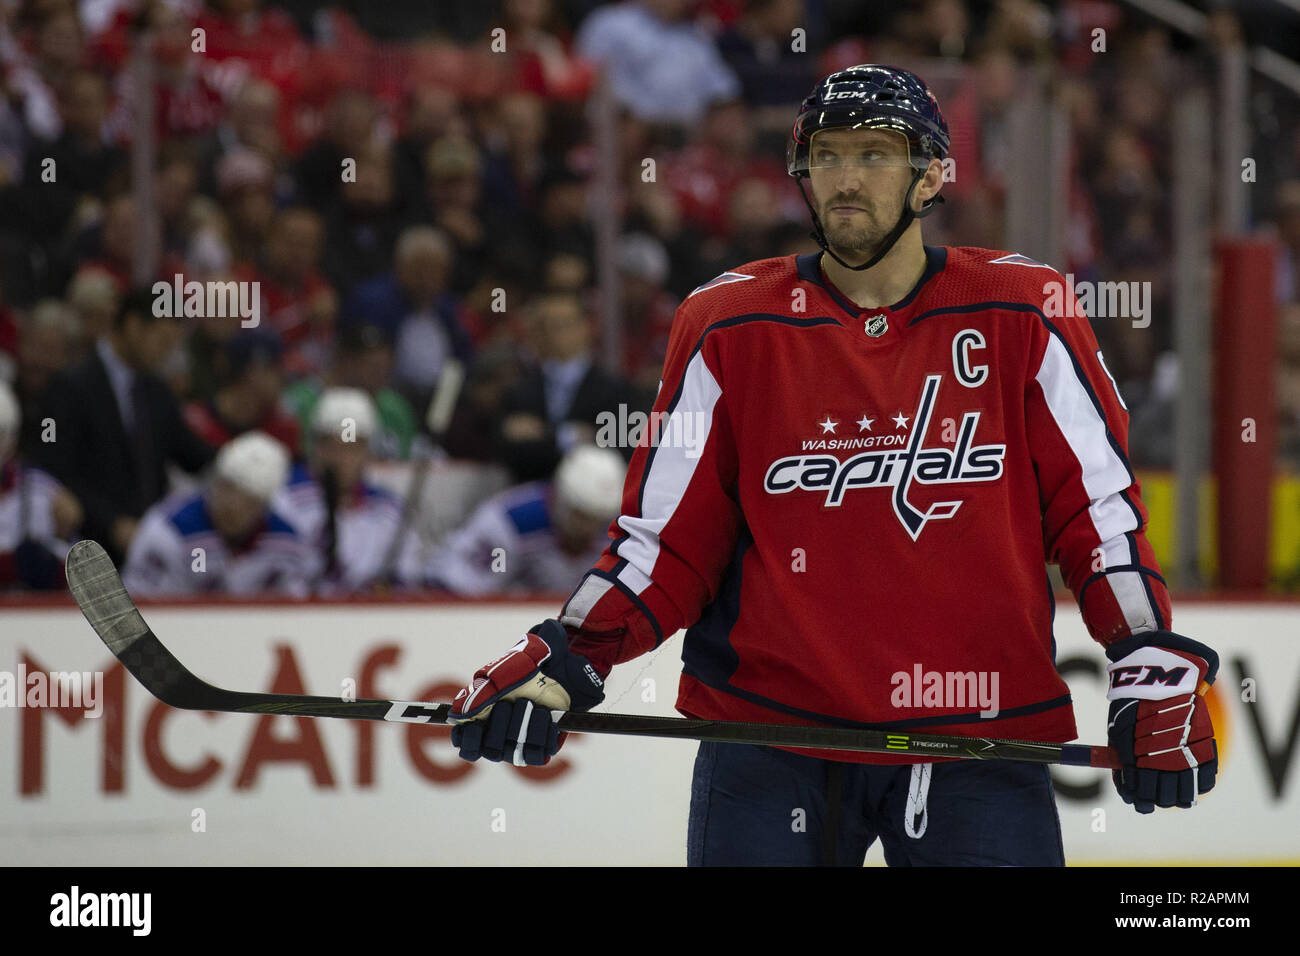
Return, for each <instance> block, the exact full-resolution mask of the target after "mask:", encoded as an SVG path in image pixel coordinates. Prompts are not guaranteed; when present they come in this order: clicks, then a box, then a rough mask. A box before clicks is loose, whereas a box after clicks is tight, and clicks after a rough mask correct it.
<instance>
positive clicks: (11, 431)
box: [0, 382, 82, 590]
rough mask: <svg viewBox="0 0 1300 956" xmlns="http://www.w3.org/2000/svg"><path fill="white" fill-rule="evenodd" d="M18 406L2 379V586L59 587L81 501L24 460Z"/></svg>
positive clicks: (43, 588)
mask: <svg viewBox="0 0 1300 956" xmlns="http://www.w3.org/2000/svg"><path fill="white" fill-rule="evenodd" d="M21 424H22V410H21V409H20V407H19V403H18V398H17V396H15V395H14V393H13V390H12V389H10V388H9V386H8V385H6V384H5V383H4V382H0V590H9V589H11V588H20V589H30V590H46V589H49V588H57V587H61V586H62V585H63V584H64V578H63V557H64V555H65V554H66V553H67V544H66V540H67V538H68V537H70V536H71V535H72V533H73V532H74V531H75V530H76V529H77V527H78V525H80V524H81V517H82V516H81V505H80V503H79V502H78V501H77V499H76V498H74V497H73V496H72V494H71V493H69V492H68V490H67V489H66V488H64V487H63V486H61V485H60V484H59V483H58V482H57V481H55V480H54V479H53V478H51V477H50V476H49V475H47V474H46V473H45V472H43V471H41V470H40V469H38V468H33V467H31V466H30V465H27V464H25V463H24V461H23V460H22V457H21V455H20V453H19V450H18V433H19V428H20V426H21Z"/></svg>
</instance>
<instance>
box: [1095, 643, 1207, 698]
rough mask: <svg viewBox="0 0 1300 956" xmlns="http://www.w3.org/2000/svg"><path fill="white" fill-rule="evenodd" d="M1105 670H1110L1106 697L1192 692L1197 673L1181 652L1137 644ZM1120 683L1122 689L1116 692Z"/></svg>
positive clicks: (1197, 677)
mask: <svg viewBox="0 0 1300 956" xmlns="http://www.w3.org/2000/svg"><path fill="white" fill-rule="evenodd" d="M1107 670H1108V671H1109V672H1110V691H1109V692H1108V693H1107V694H1106V697H1107V699H1108V700H1115V699H1117V698H1120V697H1138V698H1143V699H1146V700H1163V699H1165V698H1166V697H1176V696H1178V695H1179V694H1194V693H1196V691H1197V685H1198V684H1199V683H1200V676H1201V675H1200V670H1199V668H1195V667H1192V666H1190V665H1189V664H1188V661H1187V658H1186V657H1185V656H1183V655H1181V654H1175V653H1173V652H1172V651H1167V650H1165V649H1164V648H1162V647H1142V648H1139V649H1138V650H1136V651H1134V652H1133V653H1131V654H1129V655H1128V656H1127V657H1125V658H1124V659H1123V660H1122V661H1120V662H1118V663H1116V664H1113V665H1111V666H1110V667H1109V668H1107ZM1120 687H1122V688H1124V692H1123V693H1116V689H1117V688H1120Z"/></svg>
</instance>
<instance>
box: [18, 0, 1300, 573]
mask: <svg viewBox="0 0 1300 956" xmlns="http://www.w3.org/2000/svg"><path fill="white" fill-rule="evenodd" d="M1201 6H1202V7H1203V8H1205V9H1206V11H1207V12H1208V13H1209V15H1210V21H1209V22H1210V24H1211V28H1210V33H1209V35H1208V37H1207V39H1206V42H1204V43H1201V44H1190V43H1188V42H1187V41H1186V40H1185V39H1180V38H1179V37H1178V36H1177V35H1175V34H1174V33H1172V32H1171V31H1170V30H1168V29H1166V28H1165V27H1163V26H1161V25H1160V24H1158V23H1156V22H1154V21H1151V20H1148V19H1145V18H1143V17H1140V16H1138V15H1136V14H1134V13H1133V11H1132V10H1131V9H1128V8H1126V7H1125V6H1123V5H1120V4H1116V3H1109V2H1102V0H1071V2H1064V3H1044V2H1034V0H916V2H900V3H891V4H881V3H875V2H865V0H624V2H617V3H600V2H596V0H480V2H469V0H463V2H462V0H456V2H452V0H447V2H445V3H434V4H427V3H425V4H420V3H414V2H404V0H389V2H385V3H379V4H375V3H338V4H334V5H329V6H317V5H316V4H308V3H302V2H288V3H284V4H281V5H275V4H271V3H265V2H262V0H212V2H207V3H202V2H198V0H80V2H75V0H21V2H19V0H8V2H0V70H2V71H3V89H4V93H5V96H4V97H3V98H0V588H5V587H18V588H42V587H57V586H59V583H60V574H61V571H60V563H61V561H60V559H61V555H62V548H63V547H64V546H66V543H67V542H69V541H71V540H75V539H76V538H78V537H90V538H94V539H95V540H98V541H100V542H102V543H103V544H104V545H105V547H106V548H108V550H109V551H110V554H112V556H113V557H114V558H115V559H116V560H117V561H118V562H119V564H120V565H122V566H124V567H125V568H126V571H125V574H126V578H127V581H128V586H129V587H131V588H132V590H133V593H141V594H153V595H159V596H167V595H184V594H197V593H230V594H240V595H250V594H259V593H284V594H290V595H305V594H310V593H325V594H340V593H343V594H346V593H355V592H361V591H371V590H374V589H376V588H394V587H438V588H445V589H448V590H451V591H455V592H457V593H464V594H489V593H501V592H503V591H506V590H509V589H526V588H543V589H555V588H558V589H564V588H565V587H567V586H569V585H568V584H567V583H566V582H570V583H571V582H573V581H576V580H577V578H578V576H579V574H578V572H579V571H580V570H581V569H582V568H581V566H583V565H584V562H585V563H590V562H591V561H593V560H594V558H595V556H596V555H598V554H599V551H600V548H601V546H602V545H603V542H604V540H605V539H604V530H605V527H606V526H607V524H608V522H609V520H610V518H611V517H612V516H613V515H614V514H615V513H616V512H617V510H618V505H619V501H618V492H617V490H611V489H615V486H616V485H618V484H620V483H621V475H622V468H623V467H624V466H625V463H626V460H627V458H628V457H629V456H630V453H631V449H630V448H629V447H626V443H624V444H623V447H620V448H619V449H618V450H617V451H614V450H611V449H609V448H596V447H594V443H595V440H596V438H597V433H598V430H599V428H600V421H601V415H602V413H605V414H608V413H611V412H616V411H617V410H618V409H620V408H623V407H625V408H626V409H627V410H628V411H629V412H631V411H636V410H642V411H645V410H648V409H649V407H650V404H651V402H652V400H653V396H654V394H655V390H656V387H657V384H658V377H659V373H660V369H661V366H662V361H663V355H664V349H665V346H666V342H667V336H668V330H669V328H670V326H671V322H672V317H673V314H674V310H675V308H676V306H677V304H678V303H679V302H680V301H681V299H682V298H683V297H684V296H685V295H686V294H688V293H689V292H690V291H691V289H693V288H695V287H696V286H698V285H700V284H701V283H703V282H705V281H707V280H708V279H710V278H712V277H713V276H715V275H717V274H718V273H719V272H722V271H724V270H726V269H728V268H732V267H734V266H736V265H739V264H741V263H744V262H746V261H749V260H752V259H757V258H764V257H767V256H773V255H786V254H790V253H796V252H808V251H813V250H815V248H816V247H815V245H814V244H813V243H812V242H811V239H810V238H809V224H808V221H807V212H806V209H805V208H804V206H803V203H802V201H801V200H800V198H799V195H798V192H797V189H796V188H795V186H794V184H793V181H792V180H790V179H789V178H788V177H787V175H786V173H785V165H784V149H785V138H786V136H787V133H788V130H789V127H790V123H791V121H792V118H793V115H794V110H795V109H796V108H797V106H798V103H799V101H800V100H801V99H802V98H803V96H804V95H806V93H807V92H808V90H809V89H810V88H811V87H812V85H813V83H814V82H815V81H816V79H817V78H818V77H820V76H822V75H824V74H825V73H827V72H830V71H831V70H834V69H839V68H842V67H844V66H848V65H851V64H854V63H862V62H891V63H903V64H909V65H916V66H917V68H918V69H920V71H921V72H922V75H923V76H926V77H927V79H929V78H930V74H928V73H927V72H926V69H925V67H924V64H927V63H928V64H932V65H934V68H935V71H936V73H935V75H936V76H937V77H939V80H938V81H937V82H933V83H932V85H934V86H935V87H936V90H937V92H938V93H939V96H940V100H941V103H942V104H943V108H944V111H945V114H946V116H947V118H948V122H949V124H950V126H951V127H952V129H953V131H954V157H955V159H956V160H957V171H958V174H957V177H956V179H955V181H953V182H951V183H949V184H947V186H946V187H945V194H946V195H948V196H949V198H950V202H949V204H948V205H947V207H945V210H944V211H943V212H942V213H941V214H940V215H937V216H935V217H932V218H931V219H928V220H927V221H926V227H925V228H926V238H927V242H929V243H931V244H961V245H978V246H987V247H993V248H1001V247H1003V246H1004V235H1003V209H1004V203H1005V197H1006V194H1007V193H1008V191H1010V190H1014V189H1020V188H1041V187H1042V184H1041V183H1038V184H1022V183H1016V182H1013V181H1010V180H1009V179H1008V176H1007V170H1008V169H1009V164H1008V162H1007V151H1008V149H1009V148H1010V147H1009V143H1010V133H1009V130H1008V122H1009V119H1008V114H1009V109H1010V107H1011V105H1012V104H1013V103H1014V102H1015V100H1016V98H1017V96H1018V95H1019V93H1020V92H1021V90H1022V81H1021V78H1022V77H1023V76H1024V75H1025V71H1034V70H1037V71H1044V70H1045V71H1047V72H1049V73H1050V74H1051V75H1052V77H1053V80H1052V82H1053V88H1054V89H1055V90H1056V92H1057V93H1058V95H1059V97H1060V99H1061V102H1063V103H1064V104H1065V105H1066V107H1067V110H1068V113H1069V118H1070V123H1071V137H1072V138H1071V164H1070V174H1069V183H1068V188H1069V222H1068V230H1067V236H1066V256H1067V260H1066V261H1065V262H1062V263H1059V264H1057V265H1058V267H1059V268H1061V270H1062V271H1069V272H1071V273H1073V274H1074V275H1075V276H1076V277H1077V278H1079V279H1096V280H1118V281H1125V280H1128V281H1149V282H1151V283H1152V287H1153V289H1154V291H1155V299H1154V314H1153V321H1152V323H1151V327H1150V328H1149V329H1136V328H1133V327H1132V326H1131V324H1130V323H1125V322H1117V321H1114V320H1097V321H1096V322H1095V323H1094V324H1095V326H1096V329H1097V333H1098V337H1099V339H1100V340H1101V343H1102V345H1103V347H1104V348H1105V349H1106V354H1107V359H1108V364H1109V366H1110V369H1111V371H1112V372H1113V374H1114V375H1115V377H1116V379H1117V381H1118V382H1119V385H1120V388H1121V390H1122V392H1123V394H1124V395H1125V397H1126V400H1127V402H1128V405H1129V408H1130V410H1131V412H1132V416H1133V438H1132V448H1133V459H1134V462H1135V464H1137V465H1138V466H1146V467H1164V466H1167V465H1168V464H1169V456H1170V448H1169V445H1168V442H1169V436H1170V434H1171V432H1172V429H1171V428H1170V427H1169V422H1170V415H1171V414H1172V411H1171V409H1172V396H1173V389H1174V386H1175V383H1176V373H1177V369H1176V363H1175V362H1174V361H1173V358H1172V354H1171V352H1170V345H1171V338H1172V336H1171V324H1172V318H1171V316H1170V314H1169V285H1170V278H1169V276H1170V254H1169V253H1170V245H1171V239H1170V229H1169V223H1170V221H1171V220H1170V216H1171V213H1170V208H1169V202H1170V191H1169V187H1168V184H1169V178H1170V175H1171V168H1172V157H1171V155H1170V153H1171V150H1170V148H1169V147H1170V142H1169V135H1170V132H1169V116H1170V112H1171V109H1172V104H1173V103H1174V102H1175V100H1176V98H1177V96H1178V93H1179V90H1180V88H1181V86H1182V85H1183V84H1184V83H1185V82H1186V80H1187V77H1188V76H1189V70H1190V71H1195V70H1197V69H1201V68H1203V67H1204V56H1205V54H1206V51H1207V49H1213V48H1214V47H1216V46H1224V45H1231V44H1236V43H1241V42H1243V32H1244V31H1245V30H1246V29H1247V27H1248V26H1249V24H1243V23H1242V22H1241V21H1240V20H1239V19H1238V17H1237V16H1236V14H1235V13H1234V12H1233V7H1232V5H1229V4H1225V5H1213V4H1210V5H1206V4H1201ZM1098 27H1099V28H1102V29H1104V30H1105V31H1106V52H1105V53H1104V54H1102V53H1097V52H1095V51H1094V49H1093V45H1094V44H1095V35H1094V33H1093V31H1094V29H1095V28H1098ZM146 43H147V44H148V47H147V49H148V56H147V58H146V59H147V60H148V62H149V63H150V64H151V72H152V80H153V83H154V95H153V97H152V101H151V102H150V101H149V100H147V99H145V98H144V97H143V96H141V95H140V93H139V89H140V86H139V83H140V75H139V73H138V72H137V70H136V69H135V68H134V65H133V64H134V63H135V60H134V59H133V50H136V49H137V47H139V46H140V45H141V44H146ZM602 70H603V71H604V72H605V75H606V76H607V77H608V82H609V90H610V91H611V94H612V96H613V97H614V99H615V100H616V102H617V109H618V112H617V116H618V119H617V124H618V134H619V135H618V142H619V150H620V152H619V156H618V163H617V169H618V176H619V179H620V181H621V185H622V188H621V190H620V191H619V193H618V202H619V203H620V206H619V208H618V210H617V212H618V214H619V216H620V220H621V222H622V228H623V234H622V236H621V238H620V239H619V241H618V245H617V248H616V249H615V250H614V257H613V258H614V261H615V263H616V271H617V277H618V285H619V290H620V294H619V309H620V318H621V329H622V334H621V343H622V346H621V354H620V355H619V361H618V362H617V363H615V366H614V367H610V365H608V364H607V363H605V362H603V361H602V360H601V359H602V356H603V355H604V354H605V351H606V350H605V348H604V346H605V344H606V343H604V342H603V341H602V334H601V324H600V322H599V321H598V320H597V317H598V316H599V315H600V314H601V311H602V303H601V301H600V295H599V292H598V286H597V277H596V262H595V225H594V224H595V213H596V212H597V206H598V204H599V203H600V202H602V201H608V200H607V199H605V198H603V197H602V196H601V194H599V193H598V192H597V190H596V188H595V184H594V173H595V170H596V164H597V154H596V149H597V143H596V137H595V133H594V129H593V122H592V118H591V113H590V110H589V106H590V104H591V101H592V98H593V95H594V92H593V91H594V89H595V86H594V84H595V83H596V82H597V77H598V74H599V73H600V71H602ZM1288 96H1289V97H1290V98H1289V99H1288ZM1252 103H1253V104H1255V107H1256V108H1258V109H1259V110H1260V112H1261V117H1263V118H1257V119H1260V121H1259V122H1252V124H1251V128H1252V130H1254V131H1256V136H1257V142H1256V143H1254V144H1253V146H1254V147H1255V149H1256V150H1257V155H1259V156H1260V160H1261V161H1260V165H1261V169H1265V168H1266V170H1267V172H1266V173H1265V172H1261V176H1260V184H1259V186H1258V189H1257V191H1256V192H1255V193H1254V194H1253V195H1254V199H1253V209H1252V216H1253V218H1254V225H1255V226H1256V227H1258V228H1269V229H1272V230H1274V231H1275V232H1276V235H1277V237H1278V239H1279V242H1280V246H1281V249H1282V259H1281V263H1280V265H1281V268H1280V270H1279V276H1278V283H1277V292H1276V295H1277V300H1278V303H1279V306H1280V307H1281V309H1282V316H1283V322H1282V327H1283V341H1282V348H1281V355H1282V356H1283V367H1282V369H1281V370H1280V375H1281V377H1280V379H1279V381H1280V387H1279V396H1280V400H1281V407H1280V409H1279V415H1280V418H1281V421H1282V436H1283V449H1282V450H1283V456H1284V461H1285V462H1287V463H1289V464H1290V465H1291V466H1292V467H1300V135H1298V134H1297V130H1298V129H1300V122H1297V120H1300V117H1297V115H1296V114H1297V107H1296V98H1295V97H1294V94H1285V95H1284V94H1282V93H1281V92H1279V91H1270V90H1269V89H1267V88H1261V89H1260V91H1259V92H1258V95H1256V96H1254V97H1253V99H1252ZM1265 119H1266V120H1267V121H1265ZM146 124H149V125H146ZM150 125H151V126H152V130H153V133H154V141H155V143H156V149H155V150H154V154H153V156H152V163H153V168H152V173H153V175H152V182H153V188H152V192H153V195H152V197H151V198H150V199H149V203H150V207H151V208H152V209H153V210H154V212H156V216H155V217H154V222H155V226H156V228H154V229H152V230H149V229H147V228H146V227H144V226H143V225H142V223H144V222H147V221H148V219H147V217H142V216H141V215H140V213H141V209H140V207H139V205H138V204H139V203H140V202H142V199H141V198H140V197H139V196H137V195H135V194H134V193H133V191H132V185H131V183H132V163H133V162H134V161H138V157H136V156H134V155H133V152H132V148H131V147H132V143H133V139H134V138H135V137H136V136H137V131H138V130H140V129H148V128H150ZM647 158H652V159H653V162H651V163H649V164H647ZM149 250H154V251H155V252H156V255H155V256H151V257H150V258H149V259H148V260H146V261H150V262H157V268H156V269H154V270H150V271H151V272H152V277H151V278H149V279H148V280H147V281H145V282H143V283H142V282H141V281H140V273H141V265H140V263H141V259H140V257H141V256H145V255H149ZM157 280H161V281H163V282H165V283H167V284H168V285H169V286H172V285H173V283H174V286H175V291H176V294H175V296H171V295H169V296H167V299H168V301H169V302H170V303H171V304H172V305H173V306H174V308H171V309H164V310H162V311H169V312H170V314H168V315H158V314H157V313H158V312H159V311H160V309H159V308H158V301H159V296H157V295H155V294H153V292H152V291H151V287H152V283H153V282H154V281H157ZM193 283H197V284H199V285H198V288H199V289H200V292H199V293H198V296H197V298H196V299H195V298H193V297H191V294H190V292H189V291H187V290H189V289H190V288H191V286H190V285H189V284H193ZM227 283H234V284H235V285H230V286H227V285H226V284H227ZM226 288H230V289H235V288H242V289H252V288H256V289H257V297H256V299H257V306H258V308H257V315H256V322H255V324H254V323H253V322H251V321H249V319H248V317H247V316H246V315H243V314H240V313H238V312H237V310H236V311H232V310H231V309H212V308H205V307H204V302H205V301H206V302H207V303H208V304H211V302H212V301H213V300H212V298H211V297H210V293H211V291H212V290H213V289H218V290H220V289H226ZM205 295H206V296H208V298H207V299H206V300H205V299H204V296H205ZM232 301H233V300H232ZM187 303H188V304H187ZM195 303H197V304H195ZM451 369H456V370H461V369H463V370H464V376H463V386H461V387H459V388H458V389H455V390H453V393H452V394H451V400H452V405H451V406H450V414H449V416H447V419H446V421H444V422H441V423H439V424H436V425H434V424H431V420H430V416H429V415H428V414H427V412H428V410H429V409H430V408H431V406H432V405H434V404H436V396H439V395H440V394H442V393H441V391H440V385H442V384H445V383H446V382H447V381H448V380H449V379H448V378H447V376H448V375H450V374H451V373H450V371H449V370H451ZM457 381H459V376H458V377H457ZM444 397H445V396H444ZM430 459H438V460H448V461H454V462H458V463H470V464H471V465H472V467H474V468H479V469H482V472H481V473H482V474H483V475H484V476H491V477H485V478H484V479H483V480H482V481H475V482H472V483H471V486H470V492H469V493H468V494H467V495H464V496H462V499H461V500H460V501H459V503H458V505H457V520H456V521H454V522H452V523H451V527H450V528H449V529H448V533H446V534H444V535H442V536H441V540H438V541H434V542H429V541H428V540H422V536H421V535H420V534H418V533H412V527H411V526H412V524H413V519H412V513H411V503H410V502H408V501H406V500H405V499H404V497H403V494H402V490H401V488H397V489H394V488H393V487H388V486H384V485H383V484H382V483H376V481H374V480H373V471H374V469H375V468H376V467H380V466H383V465H384V464H385V463H388V464H391V463H394V462H407V463H412V464H411V465H410V466H409V467H408V469H407V472H406V474H408V475H409V476H412V480H411V482H410V483H409V484H410V485H412V486H416V485H417V484H418V481H417V479H419V480H423V479H424V477H426V471H427V472H428V473H429V474H432V476H433V477H432V479H431V480H433V481H437V480H439V478H438V475H439V474H440V472H439V470H438V469H437V468H427V469H426V467H425V466H426V465H428V463H429V460H430ZM417 490H418V488H417ZM575 569H576V570H575ZM556 572H558V573H556Z"/></svg>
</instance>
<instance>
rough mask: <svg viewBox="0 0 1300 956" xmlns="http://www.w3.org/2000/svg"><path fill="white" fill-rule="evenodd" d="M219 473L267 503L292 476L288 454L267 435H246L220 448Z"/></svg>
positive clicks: (217, 469) (247, 433)
mask: <svg viewBox="0 0 1300 956" xmlns="http://www.w3.org/2000/svg"><path fill="white" fill-rule="evenodd" d="M216 473H217V475H219V476H220V477H222V478H225V479H226V480H227V481H229V482H230V483H232V484H234V485H237V486H239V488H241V489H242V490H244V491H246V492H248V493H249V494H250V495H252V496H253V497H254V498H256V499H258V500H259V501H263V502H267V501H270V500H271V496H272V495H274V494H275V493H276V491H278V490H279V488H280V486H281V485H283V484H284V480H285V478H287V477H288V476H289V452H288V451H286V450H285V447H284V445H282V444H280V443H279V442H278V441H276V440H275V439H274V438H272V437H271V436H270V435H267V434H266V433H265V432H259V431H251V432H245V433H244V434H242V435H240V436H239V437H238V438H233V439H231V440H230V441H228V442H226V443H225V444H224V445H222V446H221V451H219V452H217V461H216Z"/></svg>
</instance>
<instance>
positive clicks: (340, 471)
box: [277, 388, 418, 594]
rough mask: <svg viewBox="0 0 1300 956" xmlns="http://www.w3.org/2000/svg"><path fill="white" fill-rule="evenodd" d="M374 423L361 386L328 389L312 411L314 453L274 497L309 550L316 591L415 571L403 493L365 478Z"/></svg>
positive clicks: (344, 589)
mask: <svg viewBox="0 0 1300 956" xmlns="http://www.w3.org/2000/svg"><path fill="white" fill-rule="evenodd" d="M377 424H378V422H377V416H376V414H375V405H374V402H373V401H371V399H370V396H369V395H367V394H366V393H365V392H364V391H362V390H361V389H357V388H330V389H326V390H325V392H324V393H323V394H322V395H321V396H320V400H319V401H318V402H317V403H316V407H315V409H314V411H313V413H312V427H311V431H312V446H311V454H310V455H309V456H308V459H307V461H306V463H304V464H302V465H299V466H298V467H296V468H295V469H294V471H293V474H292V476H291V478H290V480H289V483H288V485H287V486H286V487H285V488H284V491H283V493H282V494H281V495H280V497H279V498H278V499H277V506H278V508H279V510H281V511H282V512H283V513H284V514H285V515H286V516H287V517H288V519H289V521H290V522H291V523H292V524H293V526H294V527H295V528H297V529H298V531H299V532H300V533H301V535H302V537H303V539H304V540H305V541H306V542H307V544H308V547H309V548H310V550H311V572H310V577H311V581H312V586H313V588H314V589H315V591H316V592H317V593H318V594H339V593H349V592H353V593H355V592H359V591H365V590H368V589H370V588H371V587H373V586H375V585H377V584H380V583H385V584H387V583H392V582H394V581H401V580H406V581H410V580H411V579H412V578H414V577H417V576H418V574H417V572H416V570H415V569H414V567H413V565H412V564H411V561H412V560H413V556H414V555H415V554H416V551H417V548H418V542H417V541H416V540H415V538H414V537H413V536H411V535H408V534H407V533H406V532H405V530H404V529H403V525H402V520H401V519H402V502H401V500H400V499H398V498H397V497H396V496H395V495H393V494H391V493H390V492H388V491H386V490H385V489H383V488H380V487H378V486H377V485H374V484H372V483H371V482H369V481H368V480H367V478H366V469H367V466H368V465H369V464H370V462H371V460H372V458H371V451H370V442H371V438H372V437H373V436H374V434H375V431H376V427H377ZM394 547H396V548H397V549H398V550H397V551H396V552H395V553H394V557H393V561H392V562H391V564H389V562H388V555H389V552H390V549H392V548H394ZM381 577H382V578H383V581H382V582H381Z"/></svg>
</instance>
